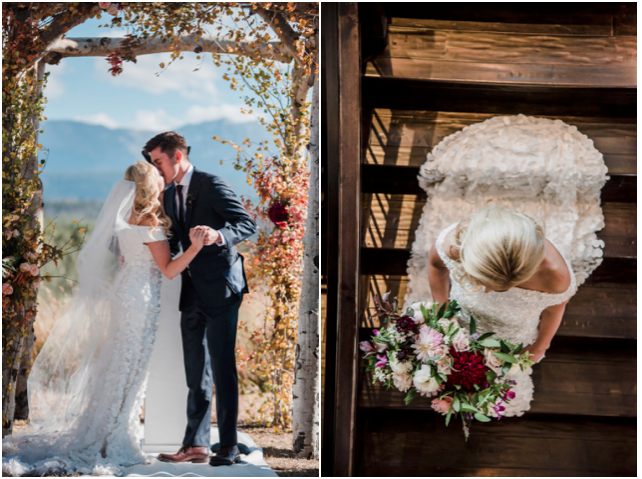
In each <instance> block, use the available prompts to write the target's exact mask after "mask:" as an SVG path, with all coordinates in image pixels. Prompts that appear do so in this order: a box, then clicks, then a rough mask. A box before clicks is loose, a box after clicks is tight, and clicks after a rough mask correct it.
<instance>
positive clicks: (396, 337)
mask: <svg viewBox="0 0 642 479" xmlns="http://www.w3.org/2000/svg"><path fill="white" fill-rule="evenodd" d="M386 332H387V333H388V337H389V338H390V339H391V340H392V341H393V342H394V343H395V344H402V343H404V342H406V335H405V334H403V333H400V332H399V331H397V327H396V326H395V324H394V323H392V324H391V325H390V326H388V327H387V328H386Z"/></svg>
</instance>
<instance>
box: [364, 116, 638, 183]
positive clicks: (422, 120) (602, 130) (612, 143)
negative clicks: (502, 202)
mask: <svg viewBox="0 0 642 479" xmlns="http://www.w3.org/2000/svg"><path fill="white" fill-rule="evenodd" d="M371 115H372V121H371V127H370V136H369V145H368V151H367V155H366V161H367V162H368V163H372V164H378V165H397V166H421V165H423V164H424V163H425V162H426V156H427V155H428V153H430V152H431V151H432V149H433V147H435V146H436V145H437V144H439V143H440V142H441V141H442V140H443V139H444V138H446V137H447V136H449V135H452V134H453V133H456V132H458V131H461V130H462V129H464V128H465V127H467V126H469V125H473V124H475V123H481V122H483V121H485V120H488V119H489V118H492V117H493V116H495V115H492V114H482V113H453V112H432V111H407V110H387V109H375V110H373V111H372V113H371ZM557 119H559V120H561V121H563V122H564V123H566V124H569V125H574V126H576V127H577V128H578V130H579V131H580V133H583V134H584V135H586V136H588V137H589V138H590V139H591V140H592V141H593V143H594V145H595V148H597V150H598V151H599V152H600V153H602V154H603V155H604V162H605V163H606V166H607V167H608V169H609V174H610V175H630V174H636V172H637V161H636V157H637V120H636V119H634V118H631V119H623V118H586V117H577V116H574V117H569V116H566V117H557Z"/></svg>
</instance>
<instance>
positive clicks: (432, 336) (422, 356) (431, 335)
mask: <svg viewBox="0 0 642 479" xmlns="http://www.w3.org/2000/svg"><path fill="white" fill-rule="evenodd" d="M443 340H444V337H443V335H441V334H440V333H439V332H437V331H435V330H434V329H432V328H429V327H428V326H422V327H421V328H420V329H419V337H418V338H417V341H416V342H415V344H413V345H412V347H413V349H414V350H415V353H416V354H417V359H419V361H422V362H426V361H427V360H428V358H431V357H434V356H439V357H441V356H442V355H443V349H442V348H441V344H442V342H443Z"/></svg>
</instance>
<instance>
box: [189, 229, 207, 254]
mask: <svg viewBox="0 0 642 479" xmlns="http://www.w3.org/2000/svg"><path fill="white" fill-rule="evenodd" d="M206 236H207V231H204V230H202V229H196V228H192V229H191V230H189V240H190V241H191V242H192V246H194V247H196V248H198V249H199V250H201V249H202V248H203V246H204V245H205V238H206Z"/></svg>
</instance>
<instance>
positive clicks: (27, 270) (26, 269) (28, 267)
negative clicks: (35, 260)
mask: <svg viewBox="0 0 642 479" xmlns="http://www.w3.org/2000/svg"><path fill="white" fill-rule="evenodd" d="M20 271H22V272H23V273H30V272H31V265H30V264H29V263H22V264H21V265H20Z"/></svg>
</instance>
